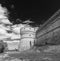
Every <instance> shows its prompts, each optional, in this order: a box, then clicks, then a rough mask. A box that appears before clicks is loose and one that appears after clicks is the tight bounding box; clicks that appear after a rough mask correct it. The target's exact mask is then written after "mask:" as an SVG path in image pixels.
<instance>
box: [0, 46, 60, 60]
mask: <svg viewBox="0 0 60 61" xmlns="http://www.w3.org/2000/svg"><path fill="white" fill-rule="evenodd" d="M0 61H60V45H57V46H43V47H39V48H36V47H35V48H32V49H30V50H27V51H24V52H14V51H9V52H5V53H4V54H0Z"/></svg>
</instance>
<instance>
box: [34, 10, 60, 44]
mask: <svg viewBox="0 0 60 61" xmlns="http://www.w3.org/2000/svg"><path fill="white" fill-rule="evenodd" d="M36 38H37V40H36V41H35V45H45V44H52V45H53V44H60V10H58V11H57V12H56V13H55V14H54V15H53V16H52V17H51V18H49V20H47V21H46V22H45V23H44V24H43V25H42V26H41V27H40V28H39V29H38V30H37V32H36Z"/></svg>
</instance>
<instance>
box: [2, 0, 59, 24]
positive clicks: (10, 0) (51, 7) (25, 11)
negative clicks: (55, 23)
mask: <svg viewBox="0 0 60 61" xmlns="http://www.w3.org/2000/svg"><path fill="white" fill-rule="evenodd" d="M2 4H3V5H4V6H6V7H7V8H8V10H9V11H10V12H11V14H10V19H11V21H12V20H14V21H15V22H16V18H20V19H21V20H23V21H24V20H26V19H31V20H32V21H35V22H36V23H38V24H40V23H44V22H45V21H46V20H47V19H48V18H50V17H51V16H52V15H53V14H54V13H55V12H56V11H57V10H58V9H60V1H58V0H40V1H31V0H28V1H20V0H4V1H3V0H2Z"/></svg>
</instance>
